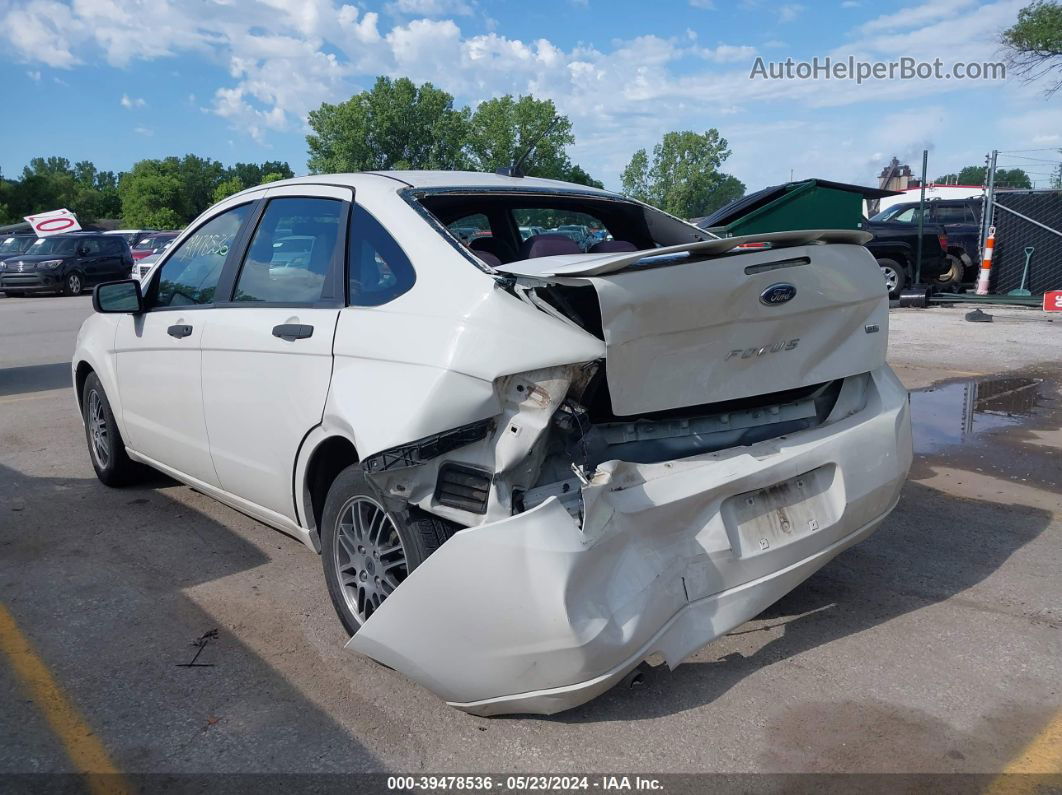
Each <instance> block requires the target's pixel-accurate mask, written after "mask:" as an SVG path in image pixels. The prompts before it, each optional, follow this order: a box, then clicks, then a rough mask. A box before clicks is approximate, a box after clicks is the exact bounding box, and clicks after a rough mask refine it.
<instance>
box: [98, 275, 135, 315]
mask: <svg viewBox="0 0 1062 795" xmlns="http://www.w3.org/2000/svg"><path fill="white" fill-rule="evenodd" d="M92 308H93V309H94V310H96V311H97V312H103V313H111V314H134V315H136V314H140V313H141V312H143V311H144V296H143V295H141V293H140V282H138V281H137V280H136V279H123V280H122V281H120V282H105V283H104V284H99V285H96V289H95V290H93V291H92Z"/></svg>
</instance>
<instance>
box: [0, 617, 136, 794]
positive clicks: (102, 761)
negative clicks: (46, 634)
mask: <svg viewBox="0 0 1062 795" xmlns="http://www.w3.org/2000/svg"><path fill="white" fill-rule="evenodd" d="M0 651H2V652H3V653H4V654H5V655H6V656H7V659H8V662H10V664H11V667H12V669H14V672H15V675H16V677H17V678H18V680H19V681H20V682H21V684H22V686H23V687H25V689H26V691H27V692H28V693H29V695H30V697H31V698H32V699H33V703H34V704H35V705H36V707H37V708H38V709H39V710H40V711H41V713H42V714H43V715H44V717H45V719H46V720H47V721H48V725H49V726H51V729H52V731H53V732H54V733H55V735H56V736H57V737H58V738H59V740H60V742H62V744H63V748H64V749H65V750H66V754H67V756H69V757H70V761H71V762H73V764H74V767H75V768H77V770H78V772H80V773H82V774H84V775H85V776H86V784H87V785H88V789H89V790H90V791H91V792H93V793H95V794H96V795H102V794H103V793H123V792H128V791H129V789H128V787H126V785H125V781H124V780H123V779H122V778H121V775H120V774H119V772H118V768H117V767H115V766H114V763H113V762H112V761H111V758H110V757H109V756H108V755H107V751H106V750H105V749H104V747H103V745H102V744H101V743H100V741H99V740H98V739H97V738H96V735H95V734H93V732H92V729H91V728H90V727H89V725H88V724H87V723H86V722H85V719H84V718H83V717H81V714H80V713H79V712H78V711H77V708H76V707H74V705H73V704H71V703H70V700H69V699H68V698H67V697H66V696H65V695H64V694H63V691H62V688H60V687H59V684H58V683H57V682H56V681H55V679H54V678H53V677H52V675H51V672H49V670H48V667H47V666H46V665H45V664H44V661H43V660H42V659H41V658H40V657H39V656H38V655H37V653H36V652H35V651H34V650H33V646H32V645H31V644H30V642H29V639H28V638H27V637H26V636H25V635H23V634H22V631H21V630H20V629H19V628H18V624H16V623H15V619H14V617H13V616H12V615H11V613H10V612H9V611H8V609H7V608H6V607H4V605H2V604H0Z"/></svg>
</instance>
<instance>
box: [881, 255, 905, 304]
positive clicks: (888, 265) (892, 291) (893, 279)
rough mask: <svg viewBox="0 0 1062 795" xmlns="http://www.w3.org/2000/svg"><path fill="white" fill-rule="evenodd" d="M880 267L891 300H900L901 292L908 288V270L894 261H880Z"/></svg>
mask: <svg viewBox="0 0 1062 795" xmlns="http://www.w3.org/2000/svg"><path fill="white" fill-rule="evenodd" d="M878 266H879V267H880V268H881V275H882V276H883V277H884V279H885V289H886V290H888V291H889V298H894V299H895V298H899V297H900V292H901V291H902V290H903V288H904V287H906V286H907V270H906V269H905V268H904V266H903V265H901V264H900V263H898V262H897V261H896V260H894V259H879V260H878Z"/></svg>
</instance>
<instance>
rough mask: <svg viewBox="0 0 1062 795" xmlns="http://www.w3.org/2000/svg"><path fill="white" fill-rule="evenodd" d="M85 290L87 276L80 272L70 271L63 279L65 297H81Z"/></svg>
mask: <svg viewBox="0 0 1062 795" xmlns="http://www.w3.org/2000/svg"><path fill="white" fill-rule="evenodd" d="M84 289H85V276H84V275H83V274H82V273H81V272H80V271H70V273H68V274H67V275H66V278H65V279H63V295H81V293H82V292H83V291H84Z"/></svg>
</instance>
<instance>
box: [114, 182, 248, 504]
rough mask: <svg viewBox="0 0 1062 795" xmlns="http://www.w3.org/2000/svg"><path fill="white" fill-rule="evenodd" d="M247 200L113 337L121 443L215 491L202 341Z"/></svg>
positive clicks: (193, 248) (200, 232)
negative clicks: (119, 406)
mask: <svg viewBox="0 0 1062 795" xmlns="http://www.w3.org/2000/svg"><path fill="white" fill-rule="evenodd" d="M253 207H254V203H253V202H249V203H245V204H241V205H238V206H235V207H230V208H228V209H225V210H223V211H221V212H220V213H218V214H215V215H214V216H213V217H211V218H210V219H209V220H207V221H206V222H205V223H204V224H202V225H201V226H200V227H199V228H198V229H197V230H196V231H195V232H193V233H192V234H191V235H190V236H188V237H186V238H185V239H184V240H183V241H182V242H181V243H180V244H179V245H178V246H176V247H175V248H174V249H173V251H171V252H170V253H169V256H168V257H167V258H166V261H165V262H164V263H163V264H162V266H161V267H160V269H159V270H158V271H156V273H155V277H154V278H153V279H152V282H151V284H150V285H148V288H147V294H146V296H145V298H146V301H147V304H148V307H149V309H148V311H146V312H144V313H143V314H141V315H127V316H123V317H122V318H121V320H120V322H119V327H118V332H117V335H116V337H115V351H116V356H117V370H118V391H119V394H120V395H121V404H122V419H123V430H124V433H125V436H126V437H127V438H126V439H125V442H126V444H127V445H128V446H129V447H130V448H132V449H133V450H135V451H136V452H137V453H140V454H141V455H143V456H145V457H147V458H149V459H151V460H152V461H155V462H158V463H160V464H162V465H164V466H166V467H170V468H172V469H174V470H176V471H177V472H179V473H181V474H183V475H185V476H187V477H190V478H193V479H195V480H198V481H201V482H203V483H207V484H209V485H212V486H217V485H219V484H218V477H217V473H215V471H214V466H213V463H212V462H211V459H210V450H209V445H208V443H207V432H206V431H207V429H206V420H205V418H204V413H203V388H202V361H203V351H202V341H203V336H204V332H205V331H206V325H207V322H208V320H209V316H210V314H211V312H210V307H211V306H212V305H213V303H214V293H215V291H216V288H217V284H218V281H219V279H220V276H221V273H222V269H223V266H224V264H225V262H226V260H227V259H228V258H229V254H230V251H231V250H232V249H233V243H234V241H235V240H236V237H237V235H238V233H239V231H240V229H241V227H242V225H243V223H244V222H245V221H246V220H247V219H248V218H249V217H250V215H251V210H252V209H253Z"/></svg>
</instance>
